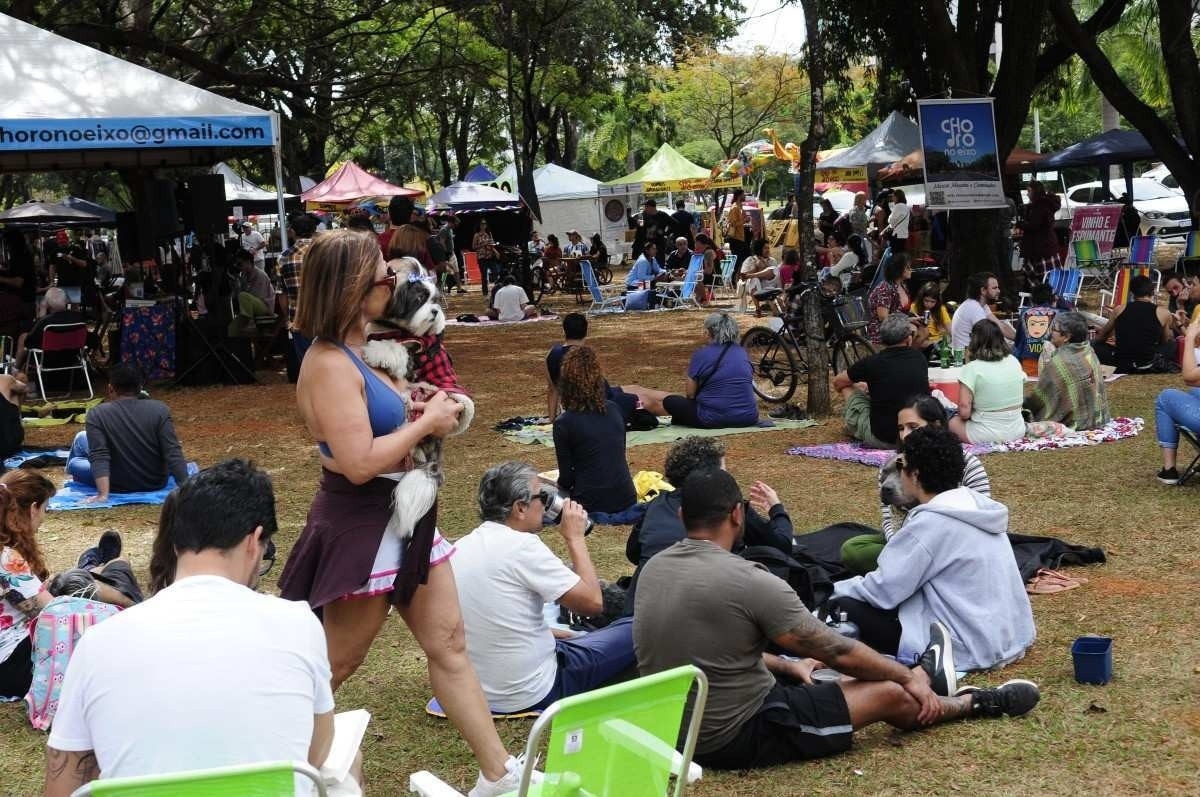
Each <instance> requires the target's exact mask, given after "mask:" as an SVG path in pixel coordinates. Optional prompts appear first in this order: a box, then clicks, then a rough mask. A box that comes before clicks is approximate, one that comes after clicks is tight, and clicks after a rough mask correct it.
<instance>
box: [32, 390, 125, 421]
mask: <svg viewBox="0 0 1200 797" xmlns="http://www.w3.org/2000/svg"><path fill="white" fill-rule="evenodd" d="M102 401H104V399H103V397H100V396H97V397H96V398H93V399H89V400H88V401H48V402H46V403H45V404H27V405H24V406H22V407H21V425H22V426H62V425H63V424H67V423H83V422H84V421H86V420H87V411H88V410H90V409H91V408H92V407H95V406H96V405H98V404H99V403H100V402H102Z"/></svg>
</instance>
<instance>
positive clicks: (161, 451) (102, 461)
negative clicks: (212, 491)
mask: <svg viewBox="0 0 1200 797" xmlns="http://www.w3.org/2000/svg"><path fill="white" fill-rule="evenodd" d="M141 392H142V378H141V375H140V374H139V373H138V372H137V369H135V368H134V367H133V366H130V365H116V366H113V368H112V369H111V370H110V371H109V372H108V394H107V401H105V402H104V403H103V404H101V405H100V406H99V407H93V408H92V409H90V410H88V414H87V423H86V428H85V430H84V431H82V432H79V433H78V434H76V435H75V440H74V442H72V443H71V453H70V455H69V456H68V458H67V473H69V474H70V475H71V478H72V479H74V480H75V481H77V482H79V483H80V484H86V485H89V486H95V488H96V496H95V498H94V499H89V500H94V501H106V500H108V497H109V493H110V492H113V493H136V492H144V491H148V490H161V489H162V488H163V487H165V486H166V484H167V477H168V476H174V477H175V483H176V484H183V483H184V482H185V481H187V478H188V472H187V461H186V460H184V458H183V448H182V447H181V446H180V445H179V438H178V437H176V436H175V424H174V423H173V422H172V420H171V410H170V409H168V407H167V405H166V404H164V403H162V402H161V401H155V400H153V399H148V398H146V399H144V398H141Z"/></svg>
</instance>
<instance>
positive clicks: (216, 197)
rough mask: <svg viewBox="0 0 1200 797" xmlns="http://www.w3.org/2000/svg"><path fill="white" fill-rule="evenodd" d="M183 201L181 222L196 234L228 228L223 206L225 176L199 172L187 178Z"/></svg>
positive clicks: (206, 233)
mask: <svg viewBox="0 0 1200 797" xmlns="http://www.w3.org/2000/svg"><path fill="white" fill-rule="evenodd" d="M185 197H186V199H185V200H184V202H183V208H184V213H183V224H184V227H186V228H187V229H189V230H195V231H196V233H197V234H198V235H203V236H207V235H212V234H214V233H223V232H226V231H227V230H228V221H229V213H228V211H227V210H226V207H225V178H224V177H222V176H221V175H219V174H200V175H195V176H193V177H189V178H188V179H187V187H186V189H185Z"/></svg>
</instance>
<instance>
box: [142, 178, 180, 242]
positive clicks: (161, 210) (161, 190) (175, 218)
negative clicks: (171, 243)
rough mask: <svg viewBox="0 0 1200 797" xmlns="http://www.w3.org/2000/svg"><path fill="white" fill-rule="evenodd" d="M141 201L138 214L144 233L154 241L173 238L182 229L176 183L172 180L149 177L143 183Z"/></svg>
mask: <svg viewBox="0 0 1200 797" xmlns="http://www.w3.org/2000/svg"><path fill="white" fill-rule="evenodd" d="M142 189H143V190H142V197H141V202H139V203H138V207H137V215H138V224H139V226H142V227H145V228H146V229H145V231H144V232H143V234H145V235H149V236H150V238H151V240H153V241H163V240H165V239H168V238H173V237H174V236H175V235H176V234H178V233H179V232H180V231H181V228H180V225H179V208H178V206H177V205H176V202H175V183H174V182H172V181H171V180H155V179H148V180H146V181H145V182H144V183H143V184H142Z"/></svg>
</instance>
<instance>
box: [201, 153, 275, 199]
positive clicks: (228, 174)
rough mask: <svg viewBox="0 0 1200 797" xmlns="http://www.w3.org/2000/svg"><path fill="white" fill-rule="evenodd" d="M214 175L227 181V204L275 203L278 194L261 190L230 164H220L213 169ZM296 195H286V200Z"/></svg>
mask: <svg viewBox="0 0 1200 797" xmlns="http://www.w3.org/2000/svg"><path fill="white" fill-rule="evenodd" d="M212 173H213V174H219V175H221V177H223V178H224V179H225V201H226V202H274V201H275V198H276V196H277V195H276V194H275V192H274V191H267V190H266V189H263V188H259V187H258V186H257V185H255V184H254V183H252V182H250V181H249V180H247V179H246V178H245V177H242V176H241V175H240V174H238V173H237V172H235V171H234V170H233V169H232V168H231V167H230V166H229V164H228V163H218V164H217V165H216V166H214V167H212ZM293 197H294V194H284V198H285V199H292V198H293Z"/></svg>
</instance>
